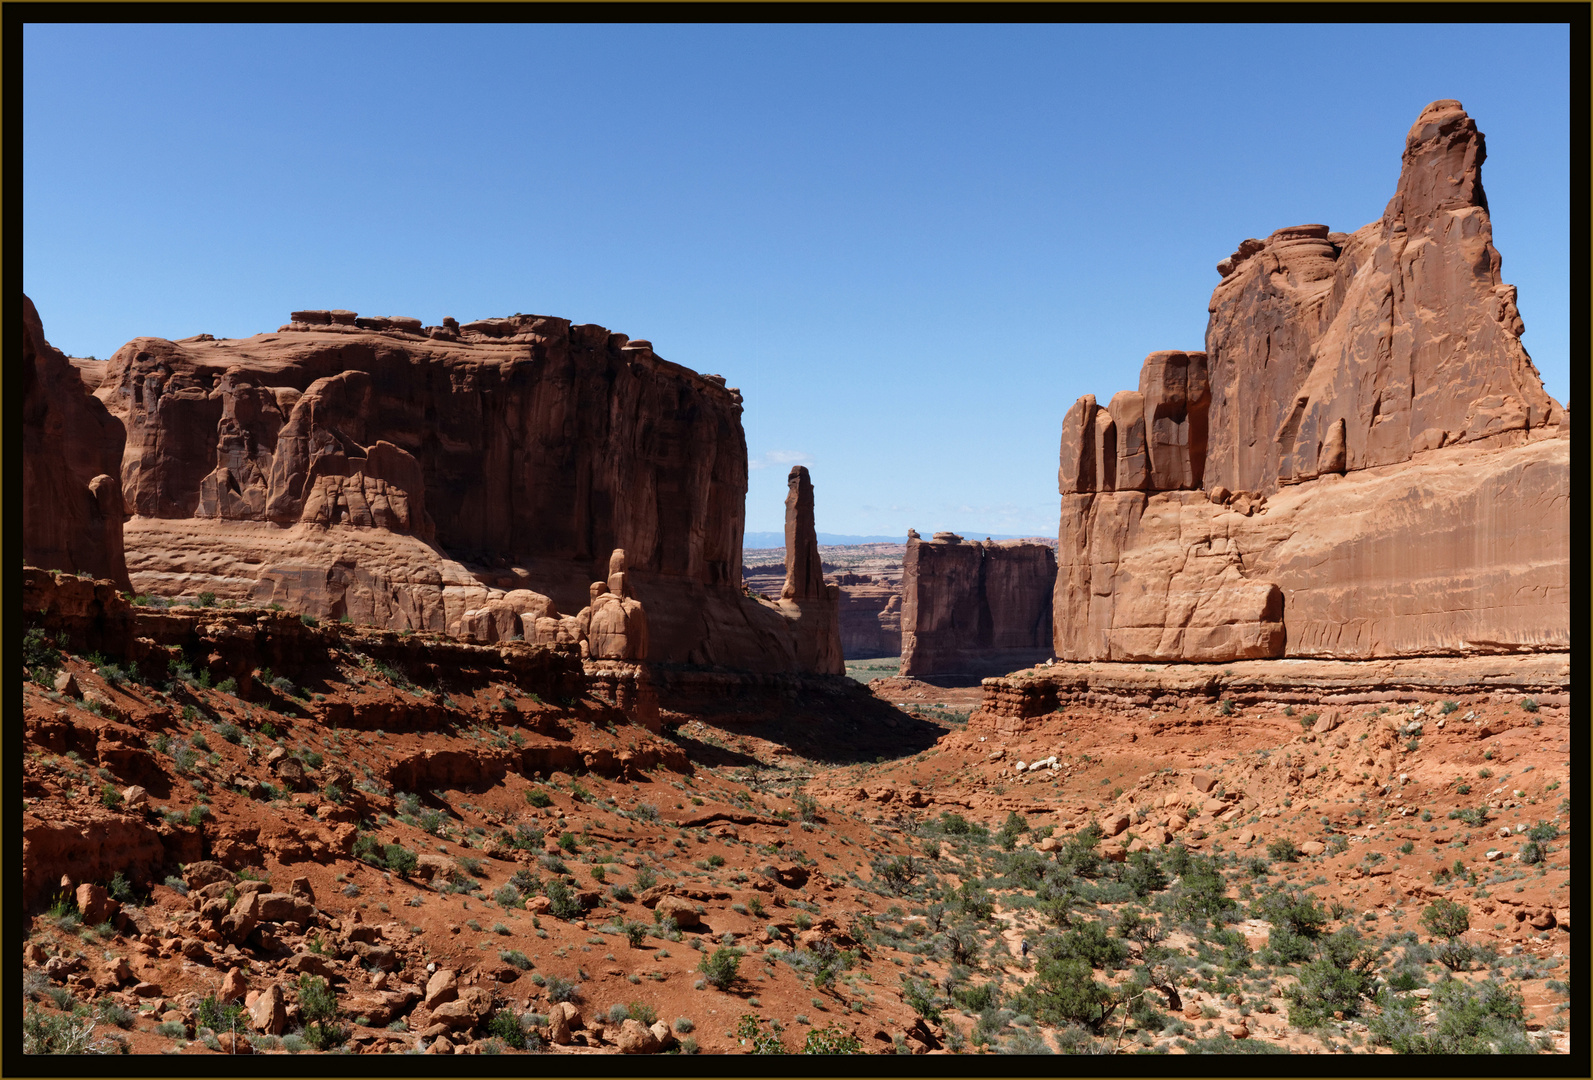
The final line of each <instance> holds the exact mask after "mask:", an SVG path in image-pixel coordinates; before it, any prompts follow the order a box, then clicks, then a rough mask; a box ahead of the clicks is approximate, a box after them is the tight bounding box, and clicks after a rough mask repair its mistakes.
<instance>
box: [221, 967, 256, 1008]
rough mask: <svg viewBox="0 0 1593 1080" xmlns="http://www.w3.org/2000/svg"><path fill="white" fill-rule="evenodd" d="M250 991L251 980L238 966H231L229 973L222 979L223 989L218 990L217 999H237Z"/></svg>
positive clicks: (222, 1000)
mask: <svg viewBox="0 0 1593 1080" xmlns="http://www.w3.org/2000/svg"><path fill="white" fill-rule="evenodd" d="M248 992H249V980H248V978H246V977H245V976H244V974H243V972H242V971H240V970H239V969H237V968H229V969H228V970H227V975H226V977H225V978H223V979H222V980H221V989H220V990H218V991H217V992H216V999H217V1000H218V1001H221V1002H223V1003H225V1002H229V1001H236V1000H238V999H239V998H241V997H243V995H244V994H246V993H248Z"/></svg>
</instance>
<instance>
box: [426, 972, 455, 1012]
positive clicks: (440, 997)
mask: <svg viewBox="0 0 1593 1080" xmlns="http://www.w3.org/2000/svg"><path fill="white" fill-rule="evenodd" d="M458 996H459V976H458V974H457V973H456V972H455V971H454V970H453V969H452V968H438V969H437V971H435V972H434V973H433V974H432V977H431V978H430V979H427V980H426V993H425V996H424V997H423V998H422V999H421V1000H422V1003H423V1004H424V1005H425V1006H426V1008H428V1009H435V1008H437V1007H438V1006H440V1005H443V1004H445V1003H446V1002H449V1001H453V1000H454V999H455V998H457V997H458Z"/></svg>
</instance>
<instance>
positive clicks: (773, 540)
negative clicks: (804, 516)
mask: <svg viewBox="0 0 1593 1080" xmlns="http://www.w3.org/2000/svg"><path fill="white" fill-rule="evenodd" d="M934 531H935V532H954V533H956V534H957V535H958V536H960V537H962V538H963V539H964V540H968V541H973V540H1031V539H1032V540H1050V541H1052V542H1053V543H1054V542H1055V541H1056V530H1055V529H1052V530H1051V532H1050V533H1024V534H1022V535H1017V534H1005V533H988V532H984V531H982V530H979V529H937V530H934ZM919 535H920V536H922V537H924V539H926V540H927V539H929V537H930V536H931V535H932V533H926V532H924V531H923V530H922V529H920V530H919ZM818 537H819V546H820V547H847V546H851V545H855V544H905V543H907V534H906V533H905V532H904V533H902V535H900V536H851V535H847V534H844V533H824V532H821V533H819V534H818ZM741 546H742V549H743V550H745V551H768V550H770V549H774V548H783V547H785V533H784V531H781V532H749V533H747V534H746V535H745V536H744V537H743V539H742V544H741Z"/></svg>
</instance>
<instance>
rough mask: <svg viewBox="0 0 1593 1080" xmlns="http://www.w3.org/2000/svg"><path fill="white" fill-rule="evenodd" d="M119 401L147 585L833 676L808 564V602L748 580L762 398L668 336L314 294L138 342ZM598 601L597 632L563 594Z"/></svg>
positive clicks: (118, 362) (115, 405) (663, 657)
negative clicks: (750, 587)
mask: <svg viewBox="0 0 1593 1080" xmlns="http://www.w3.org/2000/svg"><path fill="white" fill-rule="evenodd" d="M97 396H98V397H99V398H100V399H101V400H102V401H104V402H105V403H106V404H107V405H108V406H109V408H110V410H111V412H112V413H113V414H115V416H118V417H120V418H121V419H122V421H123V422H124V423H125V425H126V429H127V431H128V432H129V436H128V439H127V447H126V452H125V454H123V455H122V460H121V466H120V479H121V487H122V490H123V491H124V492H125V493H126V501H127V506H128V509H129V510H130V511H131V513H132V514H133V515H134V516H133V517H132V518H131V519H130V520H129V521H128V523H127V528H126V536H127V542H128V548H129V550H130V551H131V552H132V553H133V554H132V563H131V565H130V566H129V570H130V571H131V575H132V579H133V582H134V584H135V585H136V586H137V588H138V589H139V590H140V591H147V592H155V593H160V594H163V595H181V594H196V593H198V592H201V591H206V592H213V593H215V594H216V595H217V596H218V597H221V598H224V599H238V600H243V599H251V600H254V601H256V602H264V601H273V602H277V603H280V604H282V605H283V606H285V607H287V608H289V609H290V610H294V611H299V612H303V613H306V614H310V615H314V616H317V617H320V618H330V619H343V618H347V619H349V620H352V621H354V622H356V623H360V624H366V625H376V626H383V627H388V628H393V629H415V630H439V631H444V632H448V633H452V634H460V635H463V636H466V637H469V638H472V639H474V640H477V641H481V642H484V643H487V642H493V641H499V640H505V639H511V638H514V637H516V636H521V637H524V638H526V639H533V638H534V639H536V640H544V641H549V640H551V641H566V642H574V641H578V640H583V639H587V638H588V636H589V635H591V636H592V640H594V641H600V642H601V644H600V645H599V646H598V647H599V650H600V651H602V652H604V653H609V652H617V653H623V654H625V655H624V656H623V657H621V656H615V657H614V658H615V659H643V658H645V659H647V660H652V661H668V662H681V663H690V664H701V665H707V666H722V667H727V668H734V669H741V670H750V671H766V672H776V671H792V672H794V671H816V670H830V666H828V665H829V662H828V660H827V659H826V657H827V654H828V652H829V651H831V650H830V638H829V635H830V634H831V633H832V631H833V625H834V619H833V618H831V619H830V620H829V622H828V624H827V625H820V624H821V623H823V622H824V620H823V619H822V618H820V617H819V616H818V615H816V614H813V613H812V612H810V608H811V609H813V611H814V612H816V611H818V610H819V609H820V608H822V602H821V598H820V596H818V595H810V593H811V583H807V582H806V581H805V578H801V577H800V575H799V579H798V580H797V581H796V582H795V584H796V587H797V590H798V593H797V595H794V596H793V597H792V598H791V599H790V602H789V603H788V602H786V601H782V602H781V603H780V604H767V603H760V602H759V601H757V600H755V599H753V598H750V597H745V596H743V595H742V590H741V580H740V568H741V544H742V539H741V538H742V528H743V519H744V513H745V510H744V502H745V496H746V482H747V460H746V444H745V439H744V437H743V435H742V430H741V397H740V394H739V393H738V392H737V391H736V390H734V389H731V388H727V387H726V386H725V385H724V380H723V379H722V378H720V377H719V376H716V375H699V374H697V373H696V372H693V371H690V370H688V369H686V368H684V367H681V366H679V365H677V364H672V363H670V362H668V361H666V360H663V359H661V358H660V357H658V356H657V355H656V354H655V353H654V351H653V349H652V346H651V344H650V343H648V342H646V341H640V340H636V341H633V340H630V339H628V338H627V337H626V336H625V335H623V334H613V333H610V332H609V331H608V330H606V329H604V328H603V327H601V326H596V325H592V324H585V325H572V324H571V323H570V322H569V321H568V320H564V319H556V318H550V317H542V316H531V315H516V316H512V317H509V318H503V319H485V320H481V321H478V322H472V323H465V324H463V325H460V324H459V323H457V322H455V321H454V320H451V319H445V320H444V321H443V325H441V326H434V327H425V326H422V325H421V324H420V320H418V319H408V318H397V317H381V318H362V317H359V316H357V315H355V314H354V313H352V312H345V311H300V312H294V313H293V316H292V319H291V321H290V322H289V323H288V324H287V325H285V326H283V327H282V328H281V329H279V330H278V331H277V332H276V333H272V334H261V335H257V336H255V337H252V338H248V339H242V340H215V339H213V338H210V337H209V335H198V336H196V337H192V338H185V339H183V340H181V341H167V340H163V339H158V338H138V339H135V340H134V341H132V342H129V343H128V344H127V345H125V346H123V348H122V349H120V350H118V352H117V353H116V355H115V356H113V357H112V358H111V361H110V362H109V364H108V366H107V369H106V371H105V374H104V377H103V381H102V382H101V383H100V386H99V389H98V391H97ZM113 471H114V470H113ZM809 506H810V507H811V502H810V503H809ZM808 528H809V530H810V531H811V529H812V525H811V519H809V524H808ZM615 549H621V550H623V552H624V553H625V554H624V556H622V559H623V560H624V561H625V563H626V568H625V569H622V570H621V571H620V577H621V578H622V580H623V582H624V584H623V589H624V590H625V591H623V592H622V591H621V590H618V589H615V588H614V587H613V582H612V580H610V579H611V578H612V573H610V572H609V570H608V567H607V562H608V559H609V557H610V552H612V551H614V550H615ZM814 565H815V566H817V561H816V558H815V562H814ZM594 580H597V581H601V582H602V583H603V590H602V593H603V594H607V595H609V596H611V597H612V600H602V599H601V598H600V596H601V594H600V593H596V592H593V591H592V590H591V589H590V583H592V582H593V581H594ZM803 590H807V591H803ZM637 597H645V598H646V603H647V611H646V615H645V616H643V615H642V614H641V609H640V607H639V606H637V602H636V598H637ZM583 608H590V609H591V613H590V620H589V622H588V623H587V624H583V625H581V626H580V627H579V628H577V627H576V625H575V622H576V620H578V619H579V617H578V616H567V615H562V614H560V613H561V612H573V611H580V610H582V609H583ZM611 608H612V609H613V610H610V609H611ZM832 608H833V602H832ZM577 629H579V631H580V632H579V633H577V632H576V630H577ZM814 635H818V636H817V637H815V636H814ZM810 639H811V640H810ZM834 651H835V652H836V654H837V656H838V649H836V650H834ZM815 665H817V666H815ZM836 670H839V669H838V668H837V669H836Z"/></svg>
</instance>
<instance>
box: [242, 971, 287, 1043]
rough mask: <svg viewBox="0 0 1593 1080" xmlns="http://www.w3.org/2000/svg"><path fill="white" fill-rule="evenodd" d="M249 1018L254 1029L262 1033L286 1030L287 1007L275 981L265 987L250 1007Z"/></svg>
mask: <svg viewBox="0 0 1593 1080" xmlns="http://www.w3.org/2000/svg"><path fill="white" fill-rule="evenodd" d="M249 1018H250V1022H251V1024H252V1025H253V1027H254V1029H255V1030H256V1031H258V1032H261V1033H262V1034H265V1035H281V1034H283V1033H284V1032H286V1031H287V1029H288V1007H287V1000H286V998H285V997H284V996H283V993H282V988H281V987H280V986H278V985H276V984H275V983H272V984H271V985H270V986H268V987H266V989H265V991H264V992H263V993H262V994H261V995H260V996H259V997H258V998H256V999H255V1003H254V1005H253V1007H252V1008H250V1010H249Z"/></svg>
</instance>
